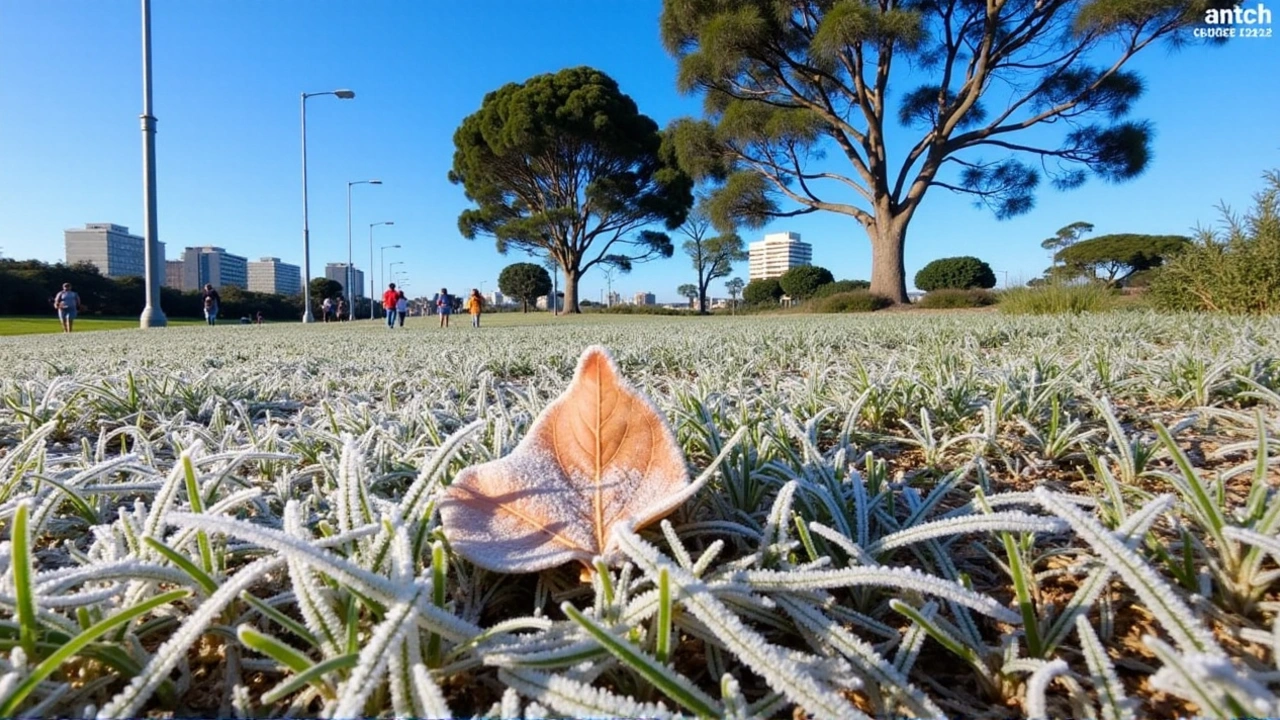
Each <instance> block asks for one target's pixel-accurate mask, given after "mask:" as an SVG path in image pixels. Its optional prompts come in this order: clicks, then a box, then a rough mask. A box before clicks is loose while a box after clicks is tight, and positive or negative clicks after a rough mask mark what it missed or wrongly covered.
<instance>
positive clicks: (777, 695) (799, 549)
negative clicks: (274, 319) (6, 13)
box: [0, 313, 1280, 718]
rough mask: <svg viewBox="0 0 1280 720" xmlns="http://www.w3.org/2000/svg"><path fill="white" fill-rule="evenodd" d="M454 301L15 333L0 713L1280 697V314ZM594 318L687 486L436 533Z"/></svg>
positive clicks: (0, 515) (1005, 708)
mask: <svg viewBox="0 0 1280 720" xmlns="http://www.w3.org/2000/svg"><path fill="white" fill-rule="evenodd" d="M453 320H454V322H453V324H454V327H453V328H450V329H449V330H448V331H440V330H438V329H437V328H435V327H434V325H435V319H434V318H413V319H410V321H409V323H410V325H409V327H407V328H406V329H405V330H403V331H402V330H399V329H397V330H395V331H388V330H387V329H386V328H385V327H384V326H382V325H380V324H377V323H370V322H369V321H363V322H357V323H352V324H344V325H329V326H325V325H316V326H310V327H304V326H301V325H300V324H274V325H266V326H262V327H254V326H247V327H244V326H237V325H228V326H220V327H217V328H207V327H200V326H197V327H171V328H167V329H165V330H164V331H163V332H142V331H127V330H125V331H120V332H112V333H83V334H81V333H77V334H73V335H71V336H61V335H52V336H27V337H20V338H16V337H10V338H0V368H3V370H2V371H0V401H2V402H0V528H3V530H2V532H3V537H4V542H3V544H0V570H2V573H3V574H2V575H0V648H2V650H0V716H11V715H14V714H18V713H21V714H26V715H41V716H64V717H68V716H77V717H80V716H84V715H86V714H100V715H104V716H112V717H137V716H140V715H143V714H146V713H151V712H165V711H167V712H173V713H177V714H179V715H185V716H197V715H199V716H207V715H212V714H215V713H216V714H220V715H233V714H239V715H244V716H249V715H252V716H272V715H286V714H291V715H308V716H310V715H317V714H323V715H327V716H336V717H354V716H372V715H379V714H385V715H390V714H392V713H394V714H395V715H398V716H407V715H412V716H418V717H427V716H430V717H437V716H442V715H450V716H472V715H488V716H494V717H498V716H502V717H520V716H525V717H533V716H539V715H569V716H602V715H630V716H637V715H646V716H662V715H670V714H684V715H710V716H731V717H739V716H741V717H746V716H763V717H791V716H792V715H793V713H794V712H795V710H796V709H797V708H800V709H802V710H803V711H804V712H807V713H811V714H812V715H814V716H817V717H841V718H847V717H857V716H859V714H860V713H865V714H869V715H872V716H891V715H893V716H897V715H917V716H941V715H948V716H957V715H965V716H983V717H1022V716H1028V715H1030V716H1044V715H1050V716H1054V717H1058V716H1073V717H1102V718H1118V717H1172V716H1175V715H1178V714H1197V715H1206V716H1219V715H1232V716H1240V715H1254V716H1261V715H1272V716H1274V715H1277V714H1280V702H1278V701H1277V699H1276V695H1275V693H1276V692H1277V690H1280V672H1277V667H1278V665H1277V663H1278V661H1280V659H1278V655H1280V635H1278V634H1277V633H1280V631H1278V630H1277V625H1276V623H1275V617H1276V613H1277V610H1280V580H1278V578H1280V569H1278V566H1277V564H1276V555H1278V554H1280V538H1278V536H1277V533H1278V530H1280V498H1277V497H1276V494H1277V486H1278V484H1280V480H1278V477H1280V473H1278V472H1277V463H1280V444H1278V443H1277V441H1278V440H1280V394H1278V392H1277V391H1280V352H1278V348H1280V339H1277V338H1280V321H1278V320H1258V319H1237V318H1217V317H1191V316H1186V317H1161V316H1155V315H1145V314H1139V313H1128V314H1118V315H1116V314H1113V315H1106V316H1100V317H1086V318H1071V317H1054V318H1036V319H1018V318H1009V317H1005V316H1001V315H995V314H981V313H976V314H975V313H964V314H955V315H951V314H947V315H929V316H925V315H916V314H914V313H893V314H884V315H876V316H865V317H837V316H831V317H813V316H793V317H787V318H786V319H785V320H780V319H779V318H776V317H763V318H762V317H755V318H722V317H717V318H653V317H630V316H628V317H608V316H587V317H583V318H571V319H569V320H568V321H552V320H550V319H547V318H545V316H542V317H539V318H533V317H524V316H520V315H510V316H507V315H491V316H486V318H485V320H486V327H484V328H482V329H481V330H480V331H472V329H471V328H470V327H468V318H466V317H465V316H455V317H454V319H453ZM592 344H601V345H604V346H606V347H608V348H610V349H611V350H612V351H613V354H614V356H615V358H616V359H617V363H618V367H619V369H620V370H621V372H622V374H623V375H624V376H625V377H627V378H628V380H630V382H631V383H632V384H634V385H635V386H636V387H638V388H639V389H641V390H643V391H644V392H645V393H646V394H647V395H648V396H649V397H650V398H651V399H652V400H653V401H654V403H655V404H656V405H657V407H658V409H659V410H660V411H661V412H662V413H663V414H664V415H665V416H666V418H667V419H668V421H669V422H670V424H671V425H672V427H673V429H674V430H675V433H676V438H677V441H678V442H679V444H680V446H681V448H682V450H683V453H684V455H685V458H686V460H687V462H688V466H689V472H690V475H691V476H698V475H700V474H702V473H704V472H711V473H713V477H712V480H711V481H710V483H709V485H708V486H707V487H706V488H705V489H704V490H703V491H702V492H700V493H698V494H697V495H695V496H694V497H693V498H692V499H691V500H690V501H688V502H687V503H686V504H685V505H684V506H682V507H681V508H680V509H679V510H677V511H676V513H675V514H674V515H672V516H670V517H669V518H668V521H667V522H666V523H664V524H663V525H661V526H655V527H653V528H649V529H646V530H644V531H642V532H640V533H639V534H630V533H624V535H623V536H622V537H621V546H622V547H623V549H624V551H625V553H626V557H627V558H628V559H627V561H626V562H625V563H623V564H621V565H620V566H617V567H612V568H605V567H602V570H604V572H598V573H596V574H595V576H594V577H593V578H592V580H591V581H590V582H589V583H588V584H583V583H582V582H581V581H580V580H579V570H578V567H575V566H573V565H569V566H565V567H563V568H560V569H558V570H550V571H546V572H543V573H540V574H535V575H509V576H508V575H498V574H495V573H491V572H487V571H484V570H479V569H477V568H475V567H472V566H471V565H469V564H468V563H467V562H466V561H465V560H462V559H461V558H458V557H456V556H453V555H452V554H451V553H450V551H449V546H448V543H447V540H446V538H445V536H444V534H443V533H442V531H441V529H440V526H439V517H438V513H436V512H435V507H436V503H437V500H438V499H439V495H440V490H441V487H442V484H445V483H448V482H449V481H450V480H451V479H452V478H453V477H454V476H456V475H457V473H458V472H460V471H461V470H462V469H463V468H464V467H467V466H469V465H473V464H476V463H481V462H486V461H489V460H492V459H495V458H497V457H500V456H503V455H505V454H507V453H508V452H510V450H511V449H512V448H514V447H515V445H516V443H518V442H519V440H520V438H521V437H522V436H523V434H524V432H525V431H526V429H527V428H528V426H529V424H530V422H531V421H532V419H533V418H534V417H535V416H536V415H537V414H538V413H539V412H541V410H542V409H543V408H544V407H545V406H546V405H547V403H548V402H549V401H550V400H551V399H552V398H554V397H556V396H557V395H559V394H560V392H561V391H562V390H563V389H564V388H565V386H566V385H567V383H568V380H569V378H570V376H571V374H572V372H573V368H574V364H575V362H576V361H577V358H578V356H579V355H580V354H581V352H582V350H583V349H584V348H585V347H586V346H588V345H592ZM740 430H741V431H742V435H741V436H740V438H739V442H738V443H737V444H736V445H732V446H728V445H727V443H728V442H729V440H730V438H732V437H734V436H735V434H737V433H738V432H739V431H740Z"/></svg>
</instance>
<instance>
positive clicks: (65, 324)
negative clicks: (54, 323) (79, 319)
mask: <svg viewBox="0 0 1280 720" xmlns="http://www.w3.org/2000/svg"><path fill="white" fill-rule="evenodd" d="M53 306H54V307H55V308H57V309H58V321H59V322H61V323H62V332H64V333H69V332H71V328H72V326H73V325H75V323H76V315H77V314H78V313H79V312H80V308H81V303H80V293H78V292H76V291H75V290H72V289H71V283H62V290H61V291H60V292H59V293H58V294H57V295H54V296H53Z"/></svg>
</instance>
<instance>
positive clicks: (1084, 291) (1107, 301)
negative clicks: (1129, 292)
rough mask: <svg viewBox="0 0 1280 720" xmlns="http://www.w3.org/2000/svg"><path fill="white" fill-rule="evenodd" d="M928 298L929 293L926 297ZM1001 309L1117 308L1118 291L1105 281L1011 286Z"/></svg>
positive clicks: (1026, 312) (1046, 311)
mask: <svg viewBox="0 0 1280 720" xmlns="http://www.w3.org/2000/svg"><path fill="white" fill-rule="evenodd" d="M926 297H928V296H926ZM999 298H1000V310H1001V311H1002V312H1006V313H1010V314H1012V315H1064V314H1071V315H1078V314H1080V313H1085V312H1105V311H1107V310H1112V309H1114V308H1115V307H1116V300H1117V297H1116V293H1115V291H1113V290H1110V289H1108V288H1107V287H1106V286H1105V285H1103V284H1102V283H1085V284H1080V285H1063V284H1059V283H1049V284H1047V285H1037V286H1036V287H1020V288H1009V289H1008V290H1004V291H1002V292H1001V293H1000V295H999Z"/></svg>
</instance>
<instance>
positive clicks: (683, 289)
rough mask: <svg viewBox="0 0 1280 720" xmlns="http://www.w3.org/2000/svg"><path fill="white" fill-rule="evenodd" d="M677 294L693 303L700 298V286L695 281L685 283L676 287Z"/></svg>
mask: <svg viewBox="0 0 1280 720" xmlns="http://www.w3.org/2000/svg"><path fill="white" fill-rule="evenodd" d="M676 294H678V295H679V296H680V297H682V298H685V299H687V300H688V301H689V304H690V305H692V304H693V302H694V301H695V300H697V299H698V286H697V285H694V284H693V283H685V284H683V285H681V286H680V287H678V288H676Z"/></svg>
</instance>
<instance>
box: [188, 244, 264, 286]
mask: <svg viewBox="0 0 1280 720" xmlns="http://www.w3.org/2000/svg"><path fill="white" fill-rule="evenodd" d="M205 285H212V286H214V287H215V288H223V287H238V288H242V289H248V286H249V261H248V259H246V258H243V257H241V256H239V255H232V254H231V253H229V252H227V251H226V250H224V249H222V248H220V247H214V246H212V245H203V246H201V247H189V248H185V249H183V251H182V287H183V289H186V290H199V289H201V288H203V287H204V286H205Z"/></svg>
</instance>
